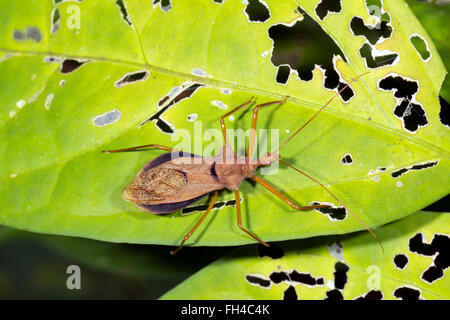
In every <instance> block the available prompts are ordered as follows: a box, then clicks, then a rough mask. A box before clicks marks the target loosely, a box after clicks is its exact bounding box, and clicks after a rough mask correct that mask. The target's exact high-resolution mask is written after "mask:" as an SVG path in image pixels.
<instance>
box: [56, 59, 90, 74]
mask: <svg viewBox="0 0 450 320" xmlns="http://www.w3.org/2000/svg"><path fill="white" fill-rule="evenodd" d="M86 62H87V61H77V60H75V59H65V60H64V61H63V63H62V66H61V73H70V72H73V71H75V70H76V69H78V68H79V67H80V66H81V65H82V64H84V63H86Z"/></svg>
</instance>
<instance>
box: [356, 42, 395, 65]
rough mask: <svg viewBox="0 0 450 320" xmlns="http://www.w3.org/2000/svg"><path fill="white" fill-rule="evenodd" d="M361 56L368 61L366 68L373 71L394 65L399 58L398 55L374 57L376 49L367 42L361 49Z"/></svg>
mask: <svg viewBox="0 0 450 320" xmlns="http://www.w3.org/2000/svg"><path fill="white" fill-rule="evenodd" d="M359 54H360V55H361V57H362V58H364V60H366V66H367V67H368V68H371V69H376V68H381V67H385V66H389V65H394V64H396V63H397V61H398V57H399V55H398V54H397V53H389V54H385V55H374V48H373V47H372V46H371V45H370V44H369V43H367V42H366V43H364V44H363V46H362V47H361V48H360V49H359Z"/></svg>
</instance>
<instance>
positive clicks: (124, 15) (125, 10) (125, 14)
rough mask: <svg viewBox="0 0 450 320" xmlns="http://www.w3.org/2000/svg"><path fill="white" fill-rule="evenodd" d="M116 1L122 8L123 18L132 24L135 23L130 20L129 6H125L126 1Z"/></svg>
mask: <svg viewBox="0 0 450 320" xmlns="http://www.w3.org/2000/svg"><path fill="white" fill-rule="evenodd" d="M115 3H116V4H117V5H118V6H119V9H120V13H121V14H122V18H123V20H125V22H126V23H127V24H128V25H129V26H131V25H133V23H132V22H131V20H130V17H129V15H128V11H127V8H126V7H125V3H124V2H123V0H116V1H115Z"/></svg>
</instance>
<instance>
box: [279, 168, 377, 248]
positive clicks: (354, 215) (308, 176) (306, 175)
mask: <svg viewBox="0 0 450 320" xmlns="http://www.w3.org/2000/svg"><path fill="white" fill-rule="evenodd" d="M279 161H280V162H281V163H282V164H284V165H286V166H288V167H289V168H291V169H294V170H295V171H297V172H298V173H301V174H302V175H304V176H305V177H307V178H308V179H310V180H312V181H314V182H315V183H317V184H318V185H319V186H321V187H322V188H323V189H325V191H326V192H328V193H329V194H330V195H331V196H332V197H333V198H334V199H336V201H337V202H339V204H340V205H341V206H343V207H344V208H345V210H347V211H348V212H349V213H350V214H351V215H352V216H353V217H354V218H355V219H356V220H358V222H359V223H360V224H361V225H362V226H363V227H364V228H366V230H367V231H369V232H370V234H371V235H372V236H373V237H374V238H375V239H376V240H377V241H378V243H379V244H380V247H381V250H382V251H383V253H384V248H383V245H382V244H381V241H380V239H378V237H377V236H376V235H375V233H374V232H373V231H372V229H370V228H369V227H368V226H367V225H366V224H365V223H364V222H363V221H362V220H361V219H360V218H358V216H357V215H356V214H354V213H353V212H352V211H351V210H350V209H349V208H347V207H346V206H345V204H343V203H342V202H341V201H340V200H339V199H338V198H337V197H336V196H335V195H334V194H333V193H331V191H330V190H328V188H327V187H325V186H324V185H323V184H322V183H320V182H319V181H317V180H316V179H314V178H313V177H311V176H310V175H308V174H306V173H305V172H303V171H302V170H300V169H297V168H296V167H294V166H291V165H290V164H289V163H286V162H284V161H282V160H279Z"/></svg>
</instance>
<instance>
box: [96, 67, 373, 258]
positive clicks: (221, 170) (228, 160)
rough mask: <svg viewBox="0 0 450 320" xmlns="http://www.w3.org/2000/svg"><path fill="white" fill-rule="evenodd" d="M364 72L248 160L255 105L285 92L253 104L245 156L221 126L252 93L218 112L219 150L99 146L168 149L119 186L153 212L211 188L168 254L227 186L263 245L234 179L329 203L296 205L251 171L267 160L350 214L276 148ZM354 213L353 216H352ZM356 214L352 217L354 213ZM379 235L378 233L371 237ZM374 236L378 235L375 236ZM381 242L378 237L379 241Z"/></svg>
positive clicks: (127, 197) (176, 205)
mask: <svg viewBox="0 0 450 320" xmlns="http://www.w3.org/2000/svg"><path fill="white" fill-rule="evenodd" d="M363 75H364V74H362V75H360V76H358V77H357V78H356V79H353V80H352V81H351V82H350V83H348V84H347V85H346V86H345V87H344V88H342V89H341V90H340V91H339V92H338V93H337V94H335V95H334V96H333V98H331V99H330V100H329V101H328V102H327V103H326V104H325V105H324V106H322V107H321V108H320V109H319V111H317V112H316V113H315V114H314V116H312V117H311V119H309V120H308V121H307V122H306V123H305V124H304V125H303V126H301V127H300V128H299V129H298V130H297V131H296V132H294V133H293V134H292V135H291V136H290V137H289V138H288V139H287V140H286V141H285V142H284V143H282V144H281V146H280V147H279V148H278V149H277V150H276V151H275V153H266V154H265V155H263V156H262V157H260V158H259V159H257V160H253V159H251V158H249V157H250V155H252V154H253V150H254V146H255V134H256V123H257V119H258V111H259V109H260V108H264V107H267V106H270V105H276V104H280V105H281V104H284V103H285V102H286V99H287V97H286V98H285V99H284V100H277V101H272V102H267V103H263V104H259V105H257V106H255V107H254V109H253V118H252V127H251V129H252V130H251V132H250V139H249V145H248V150H247V156H244V157H242V156H239V155H238V154H237V153H236V152H235V151H234V150H233V149H232V148H231V146H230V143H229V140H228V137H227V134H226V127H225V120H224V119H225V118H226V117H228V116H229V115H231V114H232V113H234V112H236V111H237V110H239V109H241V108H243V107H245V106H247V105H249V104H250V103H252V102H253V101H254V99H253V98H251V99H250V100H249V101H247V102H245V103H243V104H241V105H240V106H238V107H236V108H234V109H233V110H231V111H230V112H228V113H226V114H224V115H223V116H222V117H221V118H220V124H221V127H222V133H223V137H224V142H225V145H224V146H223V147H222V150H221V152H220V153H219V154H218V155H216V156H214V157H210V158H203V157H199V156H196V155H193V154H190V153H186V152H180V151H178V150H175V149H172V148H170V147H165V146H161V145H158V144H148V145H142V146H136V147H131V148H125V149H116V150H104V151H102V152H106V153H113V152H126V151H133V150H139V149H144V148H155V149H160V150H165V151H169V152H170V153H165V154H162V155H160V156H158V157H156V158H155V159H153V160H152V161H150V162H148V163H147V164H146V165H145V166H144V167H142V169H141V170H140V171H139V172H138V174H137V175H136V177H135V178H134V180H133V181H132V182H131V183H130V184H129V185H128V186H127V187H126V188H125V190H124V191H123V194H122V196H123V198H124V199H125V200H127V201H131V202H133V203H135V204H136V205H137V206H138V207H139V208H140V209H142V210H144V211H147V212H150V213H153V214H163V213H170V212H174V211H176V210H179V209H182V208H184V207H186V206H188V205H190V204H192V203H194V202H196V201H198V200H199V199H201V198H203V197H204V196H206V195H207V194H209V193H211V192H213V196H212V198H211V200H210V202H209V205H208V208H207V209H206V211H205V212H204V213H203V215H202V217H201V218H200V219H199V220H198V222H197V223H196V224H195V226H194V227H193V228H192V229H191V230H190V231H189V232H188V233H187V234H186V235H185V237H184V238H183V240H182V242H181V243H180V245H179V246H178V248H177V249H175V250H173V251H171V254H172V255H173V254H175V253H176V252H178V251H179V250H180V249H181V247H182V246H183V244H184V243H185V242H186V240H188V239H189V237H190V236H191V235H192V233H193V232H194V231H195V230H196V229H197V227H198V226H199V225H200V224H201V223H202V222H203V220H204V219H205V218H206V216H207V215H208V213H209V212H210V211H211V209H212V208H213V205H214V203H215V202H216V200H217V196H218V193H219V190H221V189H225V188H226V189H228V190H232V191H234V195H235V199H236V211H237V224H238V226H239V228H240V229H241V230H242V231H244V232H245V233H247V234H248V235H249V236H251V237H252V238H253V239H255V240H256V241H258V242H259V243H261V244H262V245H264V246H269V245H268V244H267V243H266V242H264V241H263V240H261V239H260V238H258V237H257V236H256V235H254V234H253V233H251V232H250V231H248V230H247V229H245V228H244V227H243V226H242V220H241V206H240V197H239V185H240V184H241V182H242V181H244V180H245V179H252V180H254V181H255V182H257V183H258V184H260V185H261V186H262V187H264V188H265V189H267V190H268V191H270V192H272V193H273V194H275V195H276V196H277V197H279V198H280V199H281V200H282V201H284V202H285V203H286V204H288V205H289V206H291V207H292V208H294V209H295V210H302V211H303V210H311V209H319V208H324V207H328V205H312V206H303V207H302V206H298V205H297V204H295V203H294V202H293V201H292V200H291V199H289V198H288V197H287V196H285V195H283V194H282V193H281V192H280V191H278V190H277V189H276V188H275V187H273V186H272V185H270V184H269V183H268V182H266V181H265V180H263V179H262V178H261V177H258V176H256V175H255V172H256V169H257V168H258V167H261V166H268V165H271V164H272V162H275V161H279V162H280V163H283V164H284V165H286V166H288V167H290V168H292V169H294V170H296V171H297V172H299V173H301V174H302V175H304V176H305V177H307V178H309V179H311V180H312V181H314V182H316V183H317V184H319V185H320V186H321V187H322V188H324V189H325V190H326V191H327V192H328V193H329V194H330V195H332V196H333V197H334V198H335V199H336V200H337V201H338V202H339V203H340V204H341V205H342V206H343V207H344V208H345V209H347V211H348V212H350V213H351V214H352V215H353V216H355V215H354V214H353V213H352V212H351V211H350V210H349V209H348V208H347V207H346V206H345V205H344V204H343V203H342V202H340V201H339V200H338V199H337V198H336V197H335V196H334V195H333V194H332V193H331V192H330V191H329V190H328V189H327V188H326V187H325V186H324V185H323V184H321V183H320V182H318V181H317V180H316V179H314V178H313V177H311V176H309V175H308V174H306V173H305V172H303V171H301V170H299V169H297V168H295V167H293V166H292V165H290V164H288V163H286V162H284V161H282V160H281V159H280V155H279V154H278V151H279V150H280V149H281V148H283V147H284V146H285V145H286V144H287V143H288V142H289V141H290V140H291V139H292V138H294V137H295V136H296V135H297V134H298V133H299V132H300V131H301V130H302V129H303V128H304V127H305V126H306V125H308V124H309V123H310V122H311V121H312V120H313V119H314V118H315V117H316V116H317V115H318V114H319V113H320V112H321V111H322V110H323V109H325V107H326V106H327V105H328V104H329V103H330V102H331V101H332V100H333V99H334V98H335V97H336V96H337V95H339V94H340V93H341V92H342V91H343V90H345V89H346V88H347V87H348V86H349V85H350V84H351V83H352V82H353V81H356V80H357V79H358V78H360V77H361V76H363ZM355 217H356V216H355ZM356 218H357V217H356ZM357 219H358V221H359V222H360V223H361V224H362V225H364V227H365V228H366V229H367V230H368V231H369V232H370V233H371V234H372V235H373V236H374V237H375V238H376V236H375V234H374V233H373V232H372V231H371V230H370V229H369V228H368V227H367V226H366V225H365V224H364V223H363V222H362V221H361V220H359V218H357ZM376 239H377V240H378V238H376ZM378 242H379V240H378ZM380 245H381V243H380Z"/></svg>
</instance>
